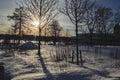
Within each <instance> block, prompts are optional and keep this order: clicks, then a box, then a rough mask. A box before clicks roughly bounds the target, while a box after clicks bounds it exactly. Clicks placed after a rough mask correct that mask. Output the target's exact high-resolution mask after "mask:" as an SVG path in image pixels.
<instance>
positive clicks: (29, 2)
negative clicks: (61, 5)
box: [22, 0, 58, 55]
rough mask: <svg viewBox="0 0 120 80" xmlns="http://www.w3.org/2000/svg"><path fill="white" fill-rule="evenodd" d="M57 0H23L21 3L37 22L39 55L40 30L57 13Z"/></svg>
mask: <svg viewBox="0 0 120 80" xmlns="http://www.w3.org/2000/svg"><path fill="white" fill-rule="evenodd" d="M57 2H58V0H23V1H22V5H23V6H24V7H25V8H26V10H27V11H28V12H29V15H30V16H31V17H32V20H37V21H38V22H39V25H38V28H39V42H38V54H39V55H40V45H41V43H40V42H41V40H40V37H41V31H42V30H43V28H45V27H46V26H48V25H49V23H51V20H52V19H53V18H54V17H55V16H56V15H57V13H56V8H57Z"/></svg>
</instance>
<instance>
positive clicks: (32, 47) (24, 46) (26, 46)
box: [19, 42, 37, 50]
mask: <svg viewBox="0 0 120 80" xmlns="http://www.w3.org/2000/svg"><path fill="white" fill-rule="evenodd" d="M19 48H20V49H22V50H35V49H37V45H35V44H34V43H33V42H26V43H24V44H22V45H21V46H20V47H19Z"/></svg>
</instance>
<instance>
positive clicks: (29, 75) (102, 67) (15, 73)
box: [0, 45, 120, 80]
mask: <svg viewBox="0 0 120 80" xmlns="http://www.w3.org/2000/svg"><path fill="white" fill-rule="evenodd" d="M96 47H97V51H96V52H97V53H95V49H96ZM114 48H115V49H116V48H117V49H118V51H119V50H120V48H119V47H111V46H106V47H104V46H101V48H99V46H93V47H87V46H80V47H79V49H80V50H82V55H83V60H84V67H81V66H80V65H76V64H74V63H70V62H69V61H70V59H68V62H66V61H65V60H60V61H55V60H54V59H51V58H52V57H51V55H50V54H51V53H52V54H56V52H57V53H61V50H63V52H64V51H65V53H66V54H67V53H70V52H72V50H74V49H75V47H74V46H53V45H42V46H41V55H40V56H38V55H37V50H26V51H13V53H9V51H7V50H1V51H0V62H3V63H4V64H3V66H4V67H5V77H6V78H5V79H6V80H10V79H11V80H120V67H119V66H116V64H115V63H117V64H119V63H120V61H119V60H114V59H112V58H110V52H111V50H113V52H114ZM100 50H101V51H100ZM99 52H101V54H99ZM118 53H120V52H118ZM13 54H14V55H13ZM74 62H75V61H74Z"/></svg>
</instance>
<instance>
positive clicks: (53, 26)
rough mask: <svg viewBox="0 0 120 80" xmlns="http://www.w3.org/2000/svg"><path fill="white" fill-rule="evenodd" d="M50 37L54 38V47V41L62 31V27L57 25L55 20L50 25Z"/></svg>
mask: <svg viewBox="0 0 120 80" xmlns="http://www.w3.org/2000/svg"><path fill="white" fill-rule="evenodd" d="M50 26H51V28H50V29H51V31H50V33H51V36H53V37H54V41H53V43H54V45H56V39H57V38H58V37H59V36H60V32H61V31H62V27H60V25H59V23H58V21H57V20H53V22H52V23H51V25H50Z"/></svg>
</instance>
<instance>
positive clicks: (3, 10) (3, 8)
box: [0, 0, 120, 35]
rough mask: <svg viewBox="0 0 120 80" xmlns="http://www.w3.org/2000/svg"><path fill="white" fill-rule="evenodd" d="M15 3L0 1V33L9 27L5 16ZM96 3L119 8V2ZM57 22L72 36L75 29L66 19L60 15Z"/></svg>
mask: <svg viewBox="0 0 120 80" xmlns="http://www.w3.org/2000/svg"><path fill="white" fill-rule="evenodd" d="M92 1H93V0H92ZM16 2H17V0H0V33H5V32H6V31H7V30H8V29H9V28H10V27H11V23H10V21H8V19H7V16H8V15H12V13H13V11H14V9H15V8H16V7H17V5H16ZM96 3H97V4H100V5H103V6H107V7H110V8H112V9H113V10H116V9H118V8H120V0H96ZM57 20H59V24H60V26H62V27H64V29H69V31H70V32H71V35H72V34H74V29H75V27H74V25H73V24H72V23H71V22H70V20H69V19H68V17H66V16H65V15H60V16H58V17H57Z"/></svg>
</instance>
